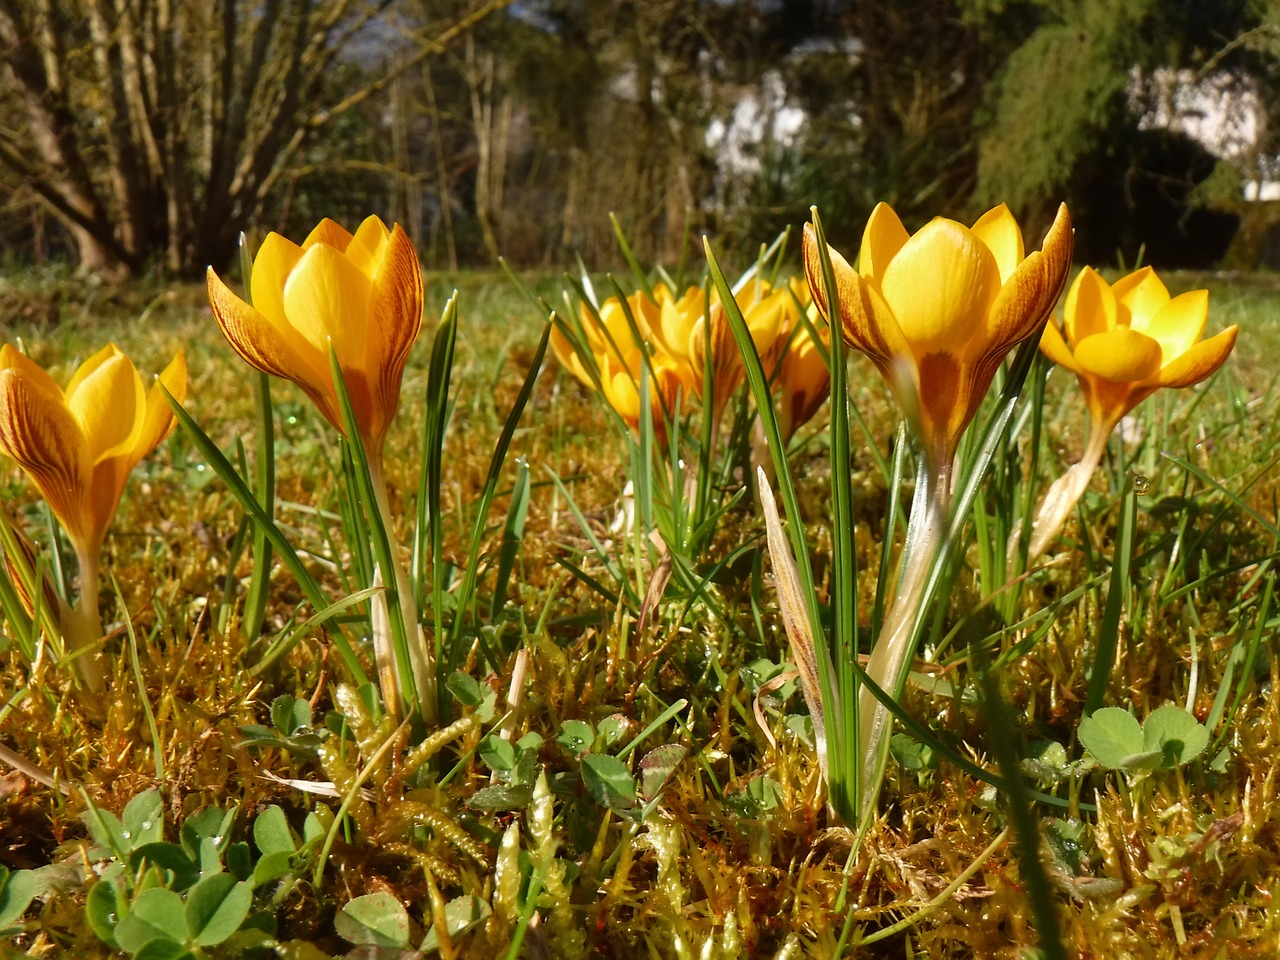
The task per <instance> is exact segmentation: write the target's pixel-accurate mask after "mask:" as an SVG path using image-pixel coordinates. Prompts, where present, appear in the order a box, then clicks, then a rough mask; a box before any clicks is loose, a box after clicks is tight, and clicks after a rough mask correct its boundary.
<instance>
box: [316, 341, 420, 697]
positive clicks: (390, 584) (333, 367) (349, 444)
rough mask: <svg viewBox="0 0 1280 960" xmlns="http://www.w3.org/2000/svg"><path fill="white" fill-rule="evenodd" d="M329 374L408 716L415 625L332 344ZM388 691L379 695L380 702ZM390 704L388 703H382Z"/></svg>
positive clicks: (413, 689) (413, 690) (415, 693)
mask: <svg viewBox="0 0 1280 960" xmlns="http://www.w3.org/2000/svg"><path fill="white" fill-rule="evenodd" d="M329 370H330V373H332V375H333V385H334V389H335V390H336V392H337V395H338V409H339V410H340V411H341V413H342V425H343V428H344V432H345V433H346V450H347V451H348V452H349V453H350V455H351V461H352V463H351V467H352V469H351V470H350V471H349V473H348V477H349V478H350V480H352V481H354V488H355V492H356V494H357V495H358V497H359V500H360V506H361V507H362V508H363V509H362V510H358V511H355V512H356V513H357V514H358V515H362V519H363V521H364V524H365V529H366V530H367V531H368V533H369V535H370V537H371V539H372V548H373V556H374V559H375V560H376V562H377V567H378V569H379V570H381V571H382V576H383V589H384V590H385V591H386V601H387V615H388V619H389V621H390V626H391V649H392V656H393V660H394V666H395V679H396V683H397V684H398V687H399V690H398V691H397V692H398V693H399V695H400V699H401V700H402V702H403V703H404V709H405V713H406V715H408V716H412V715H413V714H415V713H421V711H422V709H423V703H422V691H421V690H419V689H418V683H417V678H416V677H415V676H414V670H413V654H412V653H411V652H410V650H409V644H410V643H411V642H417V637H416V636H414V637H412V638H411V637H410V631H411V630H412V631H414V633H415V634H416V632H417V626H418V625H417V624H416V623H406V622H405V617H404V607H403V606H402V605H401V602H400V583H399V578H398V577H397V575H396V574H397V571H398V570H399V569H400V564H399V562H398V561H397V560H396V557H395V555H394V553H393V552H392V551H393V550H394V549H395V548H394V546H393V545H392V542H391V531H389V530H388V529H387V528H386V524H385V523H384V522H383V518H382V512H381V511H380V510H379V509H378V496H377V493H376V491H375V487H374V474H373V471H374V470H375V469H378V470H380V469H381V467H380V466H375V465H374V464H372V463H370V461H369V456H368V453H367V452H366V451H365V449H364V441H363V438H362V437H361V436H360V427H359V424H357V423H356V413H355V409H354V408H353V407H352V406H351V396H350V394H349V393H348V392H347V382H346V378H345V377H344V376H343V373H342V365H341V364H340V363H339V362H338V352H337V350H335V349H334V347H333V344H332V343H331V344H330V345H329ZM388 693H389V692H388V691H385V690H384V691H383V697H384V699H385V698H387V696H388ZM386 702H387V703H391V701H390V700H387V701H386Z"/></svg>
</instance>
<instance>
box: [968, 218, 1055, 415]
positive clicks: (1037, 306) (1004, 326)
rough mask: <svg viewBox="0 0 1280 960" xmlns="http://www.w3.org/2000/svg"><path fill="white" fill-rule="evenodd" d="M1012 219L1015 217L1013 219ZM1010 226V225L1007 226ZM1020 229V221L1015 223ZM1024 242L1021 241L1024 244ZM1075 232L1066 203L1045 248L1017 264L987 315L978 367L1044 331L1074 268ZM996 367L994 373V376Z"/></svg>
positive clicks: (982, 379) (983, 386) (981, 375)
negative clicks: (984, 339) (985, 346)
mask: <svg viewBox="0 0 1280 960" xmlns="http://www.w3.org/2000/svg"><path fill="white" fill-rule="evenodd" d="M1009 219H1010V222H1012V217H1010V218H1009ZM1005 229H1007V228H1005ZM1013 229H1014V230H1016V229H1017V224H1013ZM1020 243H1021V241H1019V245H1020ZM1073 248H1074V235H1073V233H1072V229H1071V216H1070V214H1068V213H1067V207H1066V204H1063V205H1061V206H1060V207H1059V208H1058V215H1057V217H1055V218H1054V221H1053V225H1052V226H1051V227H1050V228H1049V232H1048V233H1047V234H1045V238H1044V243H1043V245H1042V249H1040V250H1037V251H1034V252H1032V253H1031V254H1030V255H1029V256H1028V257H1026V259H1024V260H1023V261H1022V262H1021V263H1019V264H1018V265H1017V268H1016V269H1015V270H1014V271H1013V273H1012V275H1011V276H1010V277H1009V278H1008V280H1007V282H1006V283H1005V284H1004V286H1003V287H1001V288H1000V295H999V296H998V297H996V302H995V303H994V304H993V305H992V307H991V312H990V314H989V315H988V317H987V324H986V341H987V343H988V344H989V346H988V347H987V349H985V350H984V351H983V352H982V354H981V359H980V360H979V363H978V366H979V367H980V368H982V369H983V370H985V368H986V366H987V365H988V364H989V363H991V362H992V361H994V362H995V363H997V364H998V363H999V361H1000V360H1002V359H1003V358H1004V356H1005V355H1006V354H1007V353H1008V352H1009V350H1010V348H1012V347H1013V346H1015V345H1017V344H1019V343H1021V342H1022V341H1023V340H1026V339H1027V338H1028V337H1031V336H1035V335H1037V334H1038V333H1039V332H1040V329H1041V326H1042V324H1043V323H1044V321H1045V318H1047V317H1048V316H1049V313H1050V311H1052V310H1053V305H1054V304H1055V303H1057V302H1058V297H1059V296H1061V294H1062V288H1063V287H1064V286H1065V285H1066V282H1067V274H1068V273H1069V272H1070V270H1071V252H1072V249H1073ZM994 374H995V371H994V369H992V370H991V375H992V376H994ZM986 376H987V374H986V373H985V372H982V370H980V372H979V374H978V375H977V377H976V379H975V382H976V383H977V384H979V386H980V387H981V389H982V390H983V392H984V393H985V392H986V382H987V381H986Z"/></svg>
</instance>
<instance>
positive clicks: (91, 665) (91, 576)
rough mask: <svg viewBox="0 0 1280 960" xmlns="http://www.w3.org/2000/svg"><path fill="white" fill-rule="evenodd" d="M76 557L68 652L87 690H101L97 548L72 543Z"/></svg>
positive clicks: (102, 682) (100, 632) (100, 626)
mask: <svg viewBox="0 0 1280 960" xmlns="http://www.w3.org/2000/svg"><path fill="white" fill-rule="evenodd" d="M75 548H76V560H77V562H78V563H79V565H80V597H79V602H78V603H77V604H76V605H75V606H74V607H72V608H71V615H70V617H68V622H67V629H66V638H67V640H68V641H69V642H70V648H71V653H72V654H74V655H75V661H74V662H75V666H76V671H77V672H78V673H79V674H80V679H81V681H82V682H83V683H84V685H85V688H86V689H87V690H88V691H89V692H90V693H101V692H102V690H103V688H104V686H105V682H104V680H103V676H102V650H101V649H100V643H99V642H100V641H101V640H102V613H101V611H99V609H98V578H99V573H98V569H99V559H100V558H99V549H100V548H98V547H87V546H85V545H83V544H79V543H77V544H75Z"/></svg>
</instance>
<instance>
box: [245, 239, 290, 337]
mask: <svg viewBox="0 0 1280 960" xmlns="http://www.w3.org/2000/svg"><path fill="white" fill-rule="evenodd" d="M301 258H302V248H301V247H300V246H298V245H297V244H296V243H294V242H293V241H292V240H288V239H286V238H285V237H282V236H280V234H278V233H268V234H267V238H266V239H265V240H263V241H262V246H261V247H259V248H258V255H257V256H256V257H254V258H253V271H252V274H251V276H250V278H249V296H250V298H251V299H252V300H253V308H254V309H255V310H257V311H258V313H260V314H262V316H264V317H265V318H266V319H267V320H268V321H269V322H270V323H271V325H272V326H274V327H275V328H276V329H277V330H282V329H286V328H287V327H288V321H287V320H285V316H284V282H285V281H286V280H288V279H289V273H290V272H291V271H292V270H293V268H294V267H296V266H297V265H298V261H299V260H300V259H301Z"/></svg>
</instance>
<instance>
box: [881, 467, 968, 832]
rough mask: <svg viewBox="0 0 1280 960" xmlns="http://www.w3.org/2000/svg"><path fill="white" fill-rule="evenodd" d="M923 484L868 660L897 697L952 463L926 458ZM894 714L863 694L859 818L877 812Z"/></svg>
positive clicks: (938, 542) (937, 545)
mask: <svg viewBox="0 0 1280 960" xmlns="http://www.w3.org/2000/svg"><path fill="white" fill-rule="evenodd" d="M918 480H919V482H918V483H917V485H916V494H915V497H914V499H913V501H912V504H911V519H910V522H909V523H908V524H907V537H906V544H905V546H904V554H903V558H902V564H903V567H902V574H901V578H900V579H899V582H898V590H897V593H896V595H895V596H894V598H893V605H892V606H891V607H890V608H889V611H888V613H886V614H885V619H884V624H883V625H882V626H881V628H880V635H879V636H878V637H876V641H875V645H874V646H873V647H872V650H871V657H870V658H869V659H868V661H867V676H869V677H870V678H871V679H872V680H873V681H875V683H876V685H877V686H879V687H880V688H881V689H882V690H884V691H885V692H886V693H888V694H889V695H890V696H891V697H895V698H896V697H898V695H899V693H900V691H901V689H902V685H903V682H904V681H905V679H906V673H907V668H908V667H909V666H910V664H911V659H912V653H913V651H914V647H915V638H916V622H917V620H918V619H919V615H920V604H921V599H922V597H923V595H924V591H925V586H926V585H927V584H928V582H929V574H930V572H931V571H932V569H933V565H934V561H935V560H936V559H937V557H938V552H939V550H940V549H941V548H942V544H943V542H944V541H945V539H946V534H947V517H948V514H949V513H950V505H951V464H950V462H949V461H948V462H947V463H946V466H937V465H935V464H934V462H933V458H931V457H925V458H923V459H922V460H921V466H920V472H919V477H918ZM892 729H893V716H892V714H890V713H889V710H888V709H887V708H886V707H885V706H884V704H882V703H881V702H880V701H879V700H878V699H876V696H875V694H874V693H872V692H871V691H870V690H868V689H863V690H862V691H861V692H860V693H859V694H858V740H859V761H860V763H861V765H862V766H861V776H860V778H859V791H860V793H861V796H860V798H859V801H858V805H859V817H860V819H861V820H863V821H865V820H866V817H867V815H868V814H869V813H871V812H872V811H874V810H875V806H876V801H877V799H878V798H879V795H880V784H881V781H882V779H883V777H884V768H885V761H886V759H887V757H888V747H889V734H890V732H891V731H892Z"/></svg>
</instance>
